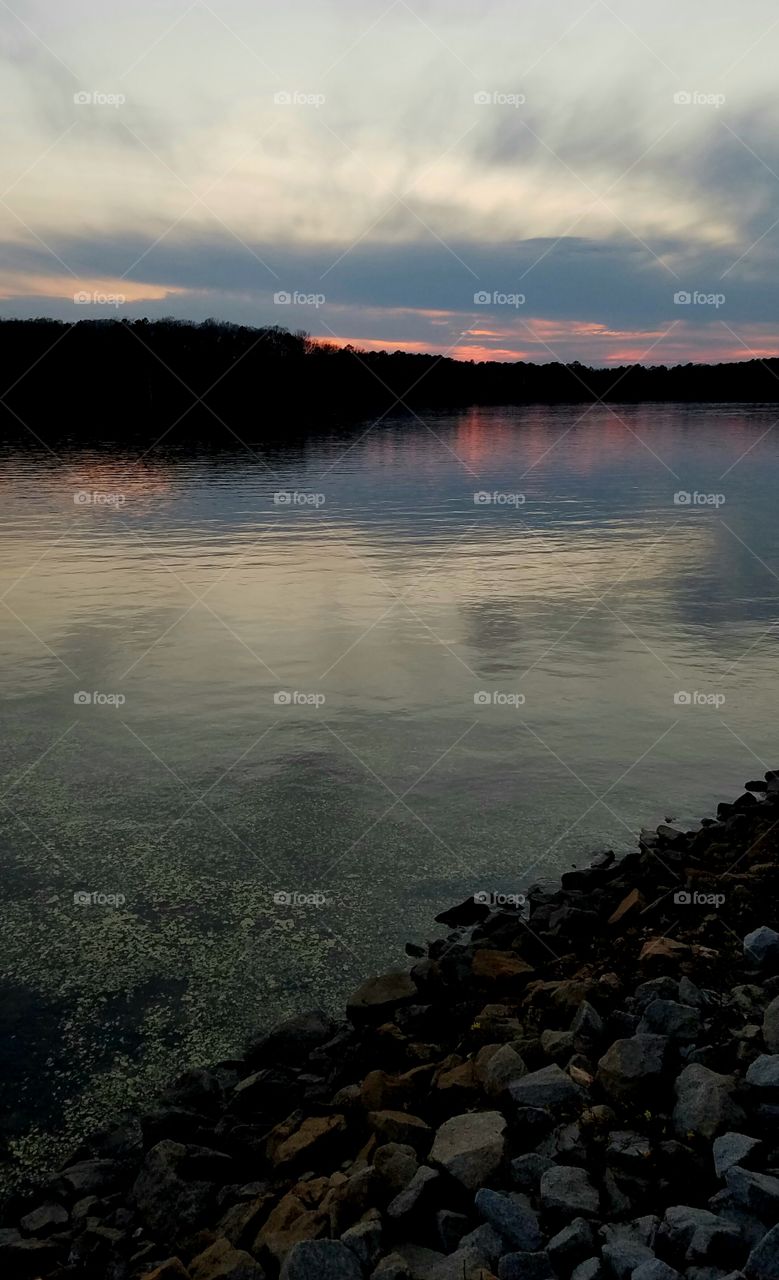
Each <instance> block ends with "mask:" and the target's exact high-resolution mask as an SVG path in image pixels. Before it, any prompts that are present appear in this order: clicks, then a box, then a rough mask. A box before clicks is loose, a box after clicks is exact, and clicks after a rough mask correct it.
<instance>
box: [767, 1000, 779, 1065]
mask: <svg viewBox="0 0 779 1280" xmlns="http://www.w3.org/2000/svg"><path fill="white" fill-rule="evenodd" d="M763 1040H764V1041H765V1047H766V1049H767V1050H768V1052H769V1053H779V996H776V997H775V998H774V999H773V1000H772V1001H771V1003H770V1004H769V1006H768V1008H767V1009H766V1011H765V1014H764V1016H763Z"/></svg>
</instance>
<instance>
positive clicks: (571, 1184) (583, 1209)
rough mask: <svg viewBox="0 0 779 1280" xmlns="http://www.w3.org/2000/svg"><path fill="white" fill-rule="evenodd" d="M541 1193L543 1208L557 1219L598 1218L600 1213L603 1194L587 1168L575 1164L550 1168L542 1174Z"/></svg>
mask: <svg viewBox="0 0 779 1280" xmlns="http://www.w3.org/2000/svg"><path fill="white" fill-rule="evenodd" d="M540 1197H541V1204H542V1206H543V1208H544V1209H545V1210H546V1211H547V1212H548V1213H549V1214H551V1215H552V1216H554V1217H556V1218H558V1219H564V1220H566V1221H570V1220H571V1219H572V1218H597V1217H598V1214H599V1213H600V1196H599V1194H598V1191H597V1189H596V1188H595V1187H594V1186H593V1185H592V1183H591V1182H590V1180H589V1177H588V1176H587V1171H586V1169H578V1168H576V1167H575V1166H573V1165H555V1167H554V1168H553V1169H547V1171H546V1173H544V1174H543V1175H542V1177H541V1187H540Z"/></svg>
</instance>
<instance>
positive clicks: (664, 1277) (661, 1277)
mask: <svg viewBox="0 0 779 1280" xmlns="http://www.w3.org/2000/svg"><path fill="white" fill-rule="evenodd" d="M631 1280H681V1277H680V1275H679V1272H678V1271H674V1269H673V1267H669V1265H668V1263H667V1262H661V1260H660V1259H659V1258H652V1259H650V1261H649V1262H642V1263H641V1264H640V1266H638V1267H636V1269H635V1271H634V1272H633V1275H632V1277H631Z"/></svg>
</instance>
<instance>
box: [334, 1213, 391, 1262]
mask: <svg viewBox="0 0 779 1280" xmlns="http://www.w3.org/2000/svg"><path fill="white" fill-rule="evenodd" d="M381 1242H382V1225H381V1214H380V1213H379V1211H378V1209H370V1210H369V1211H368V1213H366V1214H365V1216H364V1217H363V1218H362V1219H361V1220H360V1221H359V1222H357V1223H355V1225H354V1226H353V1227H350V1228H349V1230H348V1231H344V1233H343V1235H342V1236H341V1243H342V1244H345V1245H346V1247H347V1249H351V1251H352V1253H353V1254H354V1256H355V1257H356V1259H357V1261H358V1262H359V1263H360V1265H361V1266H362V1267H364V1268H365V1270H366V1271H370V1269H371V1267H375V1266H376V1263H377V1262H378V1261H379V1258H380V1257H381Z"/></svg>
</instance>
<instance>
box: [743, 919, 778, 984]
mask: <svg viewBox="0 0 779 1280" xmlns="http://www.w3.org/2000/svg"><path fill="white" fill-rule="evenodd" d="M744 959H745V960H746V961H747V962H748V963H749V964H752V965H754V966H755V968H757V969H760V970H762V971H763V972H764V973H768V974H772V973H779V933H776V931H775V930H774V929H769V928H767V926H766V925H761V926H760V928H759V929H755V930H754V931H753V932H752V933H748V934H747V936H746V937H745V939H744Z"/></svg>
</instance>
